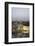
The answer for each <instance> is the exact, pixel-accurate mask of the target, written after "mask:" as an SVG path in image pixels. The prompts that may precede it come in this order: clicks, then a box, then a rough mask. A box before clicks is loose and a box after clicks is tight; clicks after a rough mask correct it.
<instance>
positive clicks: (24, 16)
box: [12, 7, 29, 21]
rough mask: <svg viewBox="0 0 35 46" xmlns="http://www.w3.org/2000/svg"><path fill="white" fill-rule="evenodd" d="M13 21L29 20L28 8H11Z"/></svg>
mask: <svg viewBox="0 0 35 46" xmlns="http://www.w3.org/2000/svg"><path fill="white" fill-rule="evenodd" d="M12 20H13V21H29V8H17V7H13V8H12Z"/></svg>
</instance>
